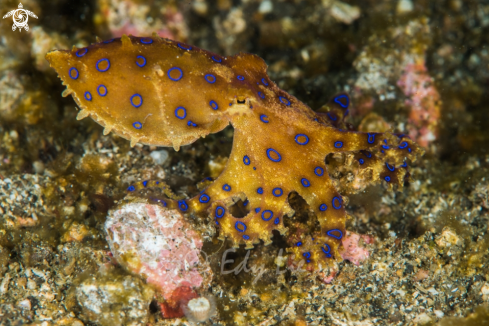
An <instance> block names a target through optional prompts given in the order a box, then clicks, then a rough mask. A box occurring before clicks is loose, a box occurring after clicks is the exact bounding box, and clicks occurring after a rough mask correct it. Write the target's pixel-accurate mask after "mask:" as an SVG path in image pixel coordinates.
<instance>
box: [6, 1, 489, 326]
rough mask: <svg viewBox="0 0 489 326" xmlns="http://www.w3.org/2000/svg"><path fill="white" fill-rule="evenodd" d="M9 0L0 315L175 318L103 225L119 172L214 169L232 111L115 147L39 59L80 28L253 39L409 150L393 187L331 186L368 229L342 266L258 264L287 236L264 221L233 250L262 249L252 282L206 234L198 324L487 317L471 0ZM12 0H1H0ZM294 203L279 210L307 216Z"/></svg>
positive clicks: (488, 5) (478, 36)
mask: <svg viewBox="0 0 489 326" xmlns="http://www.w3.org/2000/svg"><path fill="white" fill-rule="evenodd" d="M22 4H23V5H24V9H28V10H30V11H32V12H34V13H35V14H36V15H37V16H38V18H37V19H36V18H32V17H30V18H29V27H30V28H29V31H25V30H22V31H21V32H19V31H18V30H17V31H12V25H11V23H12V18H11V17H10V18H8V19H3V20H2V21H1V22H0V325H24V324H29V325H31V324H32V325H178V324H188V323H189V322H188V321H187V319H185V318H183V319H163V318H161V312H160V311H159V309H158V305H157V304H156V303H155V301H154V300H153V297H152V296H151V295H149V296H148V291H150V292H149V293H150V294H151V293H152V292H151V291H152V290H148V287H147V285H145V283H144V281H143V280H142V279H140V278H139V277H138V276H135V275H131V274H129V273H128V272H127V271H125V270H124V269H123V268H121V267H120V266H119V265H118V264H116V263H114V261H113V260H112V259H111V253H110V251H109V247H108V245H107V242H106V240H105V237H106V235H105V233H104V228H103V226H104V222H105V218H106V215H107V212H108V210H109V209H111V208H113V207H114V205H116V204H118V203H121V202H122V201H124V200H127V198H126V199H124V197H125V196H126V188H127V186H128V185H130V184H131V183H133V182H136V181H141V180H147V179H152V180H165V181H166V182H167V183H169V184H170V186H171V187H172V189H173V190H174V191H175V192H176V193H178V194H185V195H187V196H193V195H195V194H196V193H197V192H198V191H197V189H196V187H195V184H196V183H197V182H199V181H200V180H202V179H203V178H204V177H207V176H209V175H211V176H213V177H216V176H217V174H218V173H219V171H220V170H222V168H223V164H224V163H225V162H226V158H227V157H228V156H229V153H230V150H231V144H232V128H231V127H228V128H226V129H225V130H224V131H222V132H220V133H218V134H215V135H212V136H209V137H206V138H205V139H201V140H199V141H197V142H196V143H194V144H192V145H189V146H184V147H182V148H181V150H180V151H179V152H175V151H174V150H173V149H172V148H165V149H163V148H156V147H148V146H142V145H136V146H135V147H133V148H130V146H129V142H128V141H126V140H124V139H122V138H120V137H117V136H114V135H112V134H109V135H103V134H102V127H100V126H99V125H97V124H96V123H95V122H93V121H92V120H90V119H84V120H81V121H77V120H76V118H75V117H76V114H77V109H76V105H75V103H74V101H73V99H72V98H71V97H66V98H62V97H61V92H62V90H63V86H61V83H60V81H59V79H58V78H57V76H56V74H55V73H54V71H53V70H52V69H51V68H49V65H48V64H47V62H46V61H45V60H44V55H45V54H46V52H48V51H49V50H53V49H56V48H60V49H61V48H71V46H73V45H76V46H78V47H82V46H86V45H88V44H90V43H93V42H95V41H96V36H98V37H100V38H101V39H107V38H111V37H117V36H120V35H122V34H124V33H127V34H129V33H131V34H134V35H140V36H143V35H144V36H149V35H151V33H153V32H157V33H158V34H159V35H160V36H162V37H169V38H172V39H176V40H179V41H184V42H187V43H188V44H194V45H196V46H199V47H201V48H205V49H208V50H210V51H213V52H216V53H220V54H223V55H232V54H235V53H238V52H240V51H243V52H250V53H255V54H257V55H259V56H260V57H262V58H264V60H265V61H266V62H267V64H268V65H269V69H268V72H269V75H270V76H271V79H272V80H274V81H275V82H276V83H277V84H278V85H279V86H280V87H281V88H282V89H284V90H286V91H288V92H289V93H290V94H292V95H294V96H296V97H297V98H298V99H300V100H302V101H303V102H305V103H306V104H308V105H309V106H310V107H311V108H312V109H318V108H319V107H321V106H322V105H323V104H324V103H326V102H327V101H328V99H329V98H330V97H331V96H333V95H335V94H336V93H339V92H342V91H347V92H348V93H349V94H350V95H351V97H352V108H351V116H350V117H349V120H348V121H349V122H350V123H351V124H352V126H353V127H354V128H355V129H357V130H362V131H373V130H376V131H389V130H390V131H394V132H401V133H408V134H410V135H411V136H412V137H413V138H414V139H416V140H417V141H418V142H419V143H420V144H422V145H423V146H424V147H425V149H426V154H425V155H424V157H422V158H421V159H420V160H418V161H417V162H416V163H414V164H413V165H412V166H411V170H410V172H411V179H410V181H409V182H407V183H406V185H405V187H404V188H401V189H397V190H396V191H388V190H387V188H386V187H385V185H382V184H379V185H376V186H369V187H368V188H366V190H365V191H363V192H361V193H360V194H355V195H349V194H346V193H342V194H343V195H347V196H348V198H349V202H348V207H347V210H348V213H349V214H350V215H351V218H350V219H349V220H348V223H347V229H348V230H349V231H352V232H356V233H359V234H364V235H369V236H371V237H372V238H374V239H375V241H374V243H373V244H368V245H367V244H365V245H364V246H365V247H366V248H367V250H368V252H369V257H368V258H367V259H366V260H363V261H361V262H360V263H359V265H358V266H356V265H355V264H353V263H351V262H349V261H344V262H341V263H340V264H339V272H338V274H337V275H336V277H335V278H334V279H333V281H332V282H331V283H330V284H325V283H323V282H321V281H320V280H319V279H318V278H317V277H315V276H311V275H309V274H308V273H299V274H295V273H291V272H290V271H288V272H286V273H284V274H281V275H277V274H276V273H275V268H276V265H275V262H276V260H275V257H276V256H277V253H278V252H279V250H280V248H285V240H284V239H285V238H286V236H284V237H281V236H279V235H278V234H275V235H274V242H273V243H272V244H271V245H269V246H266V247H265V246H263V245H259V246H256V247H255V249H253V251H252V254H251V255H250V259H249V262H248V264H249V265H248V266H253V265H260V264H264V265H265V266H266V268H267V271H266V272H265V273H264V274H263V275H262V276H261V277H260V278H259V279H258V280H257V281H256V282H255V283H253V279H254V278H255V277H256V274H255V275H254V274H253V272H245V271H242V272H241V273H239V274H238V275H233V274H231V275H221V273H220V265H219V264H220V255H221V254H222V252H223V251H224V250H225V249H227V248H229V247H230V244H229V243H224V244H223V243H221V241H220V240H217V235H216V236H214V238H207V240H206V244H205V245H204V251H206V252H207V253H209V254H210V256H211V259H210V263H211V267H212V269H213V279H212V282H211V285H210V287H209V288H208V289H204V290H201V293H206V294H208V295H212V296H214V297H215V298H216V299H217V300H216V306H217V314H216V315H215V316H214V317H212V318H211V319H210V320H209V321H207V322H205V324H206V325H233V324H236V325H338V326H339V325H341V326H343V325H345V326H346V325H352V326H353V325H355V326H357V325H358V326H360V325H362V326H363V325H365V326H367V325H485V324H487V323H489V322H488V320H489V310H488V308H487V306H486V305H487V300H489V269H488V263H487V260H488V257H489V253H488V248H489V235H488V233H487V225H488V220H489V213H488V211H489V119H488V116H489V113H488V112H489V111H488V109H489V107H488V104H487V103H489V102H488V101H489V92H488V87H489V52H488V51H489V49H488V46H489V2H487V1H462V0H447V1H442V0H440V1H434V0H433V1H428V0H426V1H423V0H421V1H410V0H401V1H394V0H390V1H385V0H380V1H379V0H375V1H374V0H372V1H347V0H344V1H337V0H322V1H313V0H310V1H304V0H287V1H286V0H283V1H280V0H262V1H260V0H246V1H245V0H216V1H210V0H188V1H162V0H155V1H147V2H145V1H136V0H133V1H129V0H94V1H78V2H74V1H60V0H54V1H41V0H27V1H23V2H22ZM17 6H18V3H17V2H14V1H10V0H8V1H3V0H2V1H1V2H0V11H1V15H2V16H3V15H5V14H6V13H7V12H8V11H10V10H13V9H16V8H17ZM330 172H331V171H330ZM333 177H334V178H336V179H338V180H342V178H343V177H344V176H342V175H341V173H340V174H336V175H333ZM301 207H302V206H300V205H298V206H297V207H295V208H296V211H297V213H296V216H295V217H293V218H290V219H291V220H290V221H296V220H302V221H304V219H305V220H306V221H307V219H314V215H313V214H308V212H307V208H306V209H305V210H304V209H302V211H301ZM209 223H212V221H209ZM286 223H289V222H286ZM245 254H246V251H245V250H244V249H240V250H238V251H237V253H236V254H235V255H234V256H233V257H234V258H235V259H236V260H237V262H240V261H242V260H243V259H244V257H245ZM83 287H89V288H90V289H92V290H93V292H92V295H93V296H94V297H92V298H91V297H90V295H87V291H85V292H84V291H81V290H80V289H82V288H83ZM94 311H95V312H94ZM96 311H98V313H97V312H96Z"/></svg>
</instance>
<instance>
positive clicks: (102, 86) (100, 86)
mask: <svg viewBox="0 0 489 326" xmlns="http://www.w3.org/2000/svg"><path fill="white" fill-rule="evenodd" d="M100 89H103V90H104V93H103V94H102V93H101V92H100ZM97 93H98V95H100V96H105V95H107V87H105V85H98V87H97Z"/></svg>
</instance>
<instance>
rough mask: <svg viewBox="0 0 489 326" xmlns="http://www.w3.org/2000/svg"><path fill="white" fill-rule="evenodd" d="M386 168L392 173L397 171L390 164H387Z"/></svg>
mask: <svg viewBox="0 0 489 326" xmlns="http://www.w3.org/2000/svg"><path fill="white" fill-rule="evenodd" d="M385 166H386V167H387V168H388V169H389V171H391V172H394V170H395V169H396V167H395V166H392V165H389V163H387V162H385Z"/></svg>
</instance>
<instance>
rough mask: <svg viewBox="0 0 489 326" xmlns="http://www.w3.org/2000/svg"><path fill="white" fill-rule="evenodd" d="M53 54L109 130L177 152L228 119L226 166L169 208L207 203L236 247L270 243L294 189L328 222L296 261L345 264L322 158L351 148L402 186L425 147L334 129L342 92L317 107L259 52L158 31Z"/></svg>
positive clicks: (366, 167)
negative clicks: (326, 106)
mask: <svg viewBox="0 0 489 326" xmlns="http://www.w3.org/2000/svg"><path fill="white" fill-rule="evenodd" d="M46 59H47V60H48V61H49V63H50V64H51V67H53V68H54V69H55V70H56V72H57V73H58V75H59V77H60V78H61V80H62V81H63V84H64V85H66V86H67V88H66V90H65V91H64V92H63V95H64V96H67V95H69V94H72V95H73V98H74V99H75V101H76V103H77V104H78V106H79V107H80V109H81V110H80V111H79V113H78V116H77V119H82V118H85V117H87V116H91V117H92V118H93V119H94V120H95V121H97V122H98V123H99V124H101V125H102V126H104V127H105V129H104V134H107V133H109V132H110V131H112V132H114V133H116V134H117V135H119V136H122V137H124V138H126V139H128V140H130V142H131V145H132V146H134V145H135V144H136V143H142V144H148V145H156V146H173V147H174V149H175V150H178V149H179V148H180V146H182V145H187V144H190V143H192V142H194V141H196V140H197V139H199V138H200V137H204V136H206V135H208V134H210V133H215V132H218V131H220V130H222V129H224V128H225V127H226V126H227V125H228V124H229V123H230V124H231V125H232V126H233V128H234V140H233V148H232V151H231V155H230V158H229V161H228V163H227V165H226V167H225V169H224V171H223V172H222V174H221V175H220V176H219V177H218V178H217V179H216V180H215V181H214V182H213V183H212V184H210V185H209V186H208V187H207V188H206V189H205V190H204V191H203V192H202V193H201V194H199V195H197V196H196V197H194V198H191V199H188V200H180V201H178V202H176V201H172V200H168V201H166V202H165V203H164V204H165V205H168V206H173V207H178V209H180V210H181V211H182V212H188V211H191V210H193V211H204V210H206V211H208V212H209V215H210V217H211V218H212V219H213V220H214V221H215V223H216V224H217V225H218V227H219V228H220V235H221V238H225V237H227V238H229V239H230V240H231V241H232V243H233V245H234V246H239V245H240V244H243V243H244V244H245V245H246V248H248V249H249V248H253V245H254V244H257V243H259V242H260V240H262V241H264V243H265V244H270V243H271V236H272V230H278V231H279V232H281V233H282V234H284V233H285V232H286V231H287V229H286V228H285V227H284V222H283V218H284V217H285V216H286V215H288V216H291V215H292V214H294V211H293V210H292V208H291V207H290V205H289V203H288V195H289V193H291V192H293V191H295V192H297V193H298V194H299V195H300V196H302V198H304V200H305V201H306V202H307V203H308V204H309V205H310V208H311V209H312V210H314V212H315V214H316V216H317V219H318V221H319V224H320V227H321V229H320V230H318V232H317V234H316V235H315V236H314V241H312V240H311V237H309V238H308V240H307V241H306V240H304V246H301V241H299V242H298V245H297V246H296V247H294V249H293V250H292V251H293V252H294V253H295V254H296V259H301V258H302V257H305V259H306V262H307V263H312V264H313V265H314V266H318V265H319V264H322V266H327V265H329V264H331V263H332V262H333V261H335V260H341V257H340V255H339V253H338V246H339V244H340V243H341V238H342V237H343V235H344V234H345V218H346V212H345V207H344V205H343V200H342V197H341V196H340V194H339V193H338V192H337V190H336V189H335V187H334V185H333V183H332V180H331V179H330V177H329V175H328V171H327V169H326V164H325V156H326V155H328V154H330V153H336V152H355V154H354V158H355V160H356V163H355V164H356V165H357V169H358V171H362V170H363V171H369V175H370V178H371V179H373V180H374V181H377V180H385V181H387V182H388V183H389V184H398V185H402V184H403V183H404V176H405V174H406V169H407V165H406V159H410V160H415V159H416V156H417V155H418V154H420V153H421V150H420V149H419V147H418V146H417V145H416V144H415V143H413V142H412V141H411V140H409V139H408V138H404V137H399V136H395V135H392V134H379V133H361V132H353V131H347V130H344V129H338V128H337V127H341V124H340V125H339V124H338V122H339V121H342V118H343V117H342V116H340V115H341V113H342V112H344V111H345V110H346V108H347V106H348V104H349V99H348V97H347V96H346V95H344V94H342V95H339V96H337V97H335V98H334V99H333V101H332V102H331V107H332V110H331V112H330V114H329V115H328V116H327V115H326V114H325V113H319V112H318V113H316V112H314V111H312V110H311V109H310V108H309V107H308V106H306V105H305V104H303V103H302V102H300V101H299V100H298V99H296V98H295V97H293V96H291V95H289V94H287V93H286V92H285V91H283V90H281V89H280V88H278V87H277V85H276V84H275V83H274V82H272V81H271V80H270V78H269V77H268V75H267V72H266V69H267V66H266V64H265V62H264V61H263V60H262V59H261V58H259V57H258V56H256V55H253V54H246V53H240V54H237V55H234V56H230V57H224V56H220V55H217V54H214V53H211V52H208V51H205V50H202V49H198V48H196V47H193V46H190V45H187V44H183V43H179V42H175V41H172V40H168V39H162V38H160V37H158V36H156V35H153V37H134V36H123V37H122V38H117V39H111V40H108V41H103V42H100V43H96V44H92V45H90V46H88V47H86V48H81V49H77V48H73V49H72V50H71V51H69V50H60V51H53V52H50V53H48V54H47V55H46ZM343 116H344V114H343ZM337 119H339V120H337ZM238 198H239V199H242V200H244V199H245V198H246V199H247V200H248V201H249V204H248V205H249V208H250V211H249V213H248V214H247V215H246V216H245V217H243V218H235V217H234V216H233V215H231V213H230V212H229V208H230V206H231V205H232V204H233V203H234V202H236V201H237V200H238ZM306 243H307V245H306Z"/></svg>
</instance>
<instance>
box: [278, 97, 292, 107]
mask: <svg viewBox="0 0 489 326" xmlns="http://www.w3.org/2000/svg"><path fill="white" fill-rule="evenodd" d="M278 99H279V100H280V102H282V103H283V104H285V105H287V106H290V101H289V100H288V99H286V98H285V97H283V96H279V97H278Z"/></svg>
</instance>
